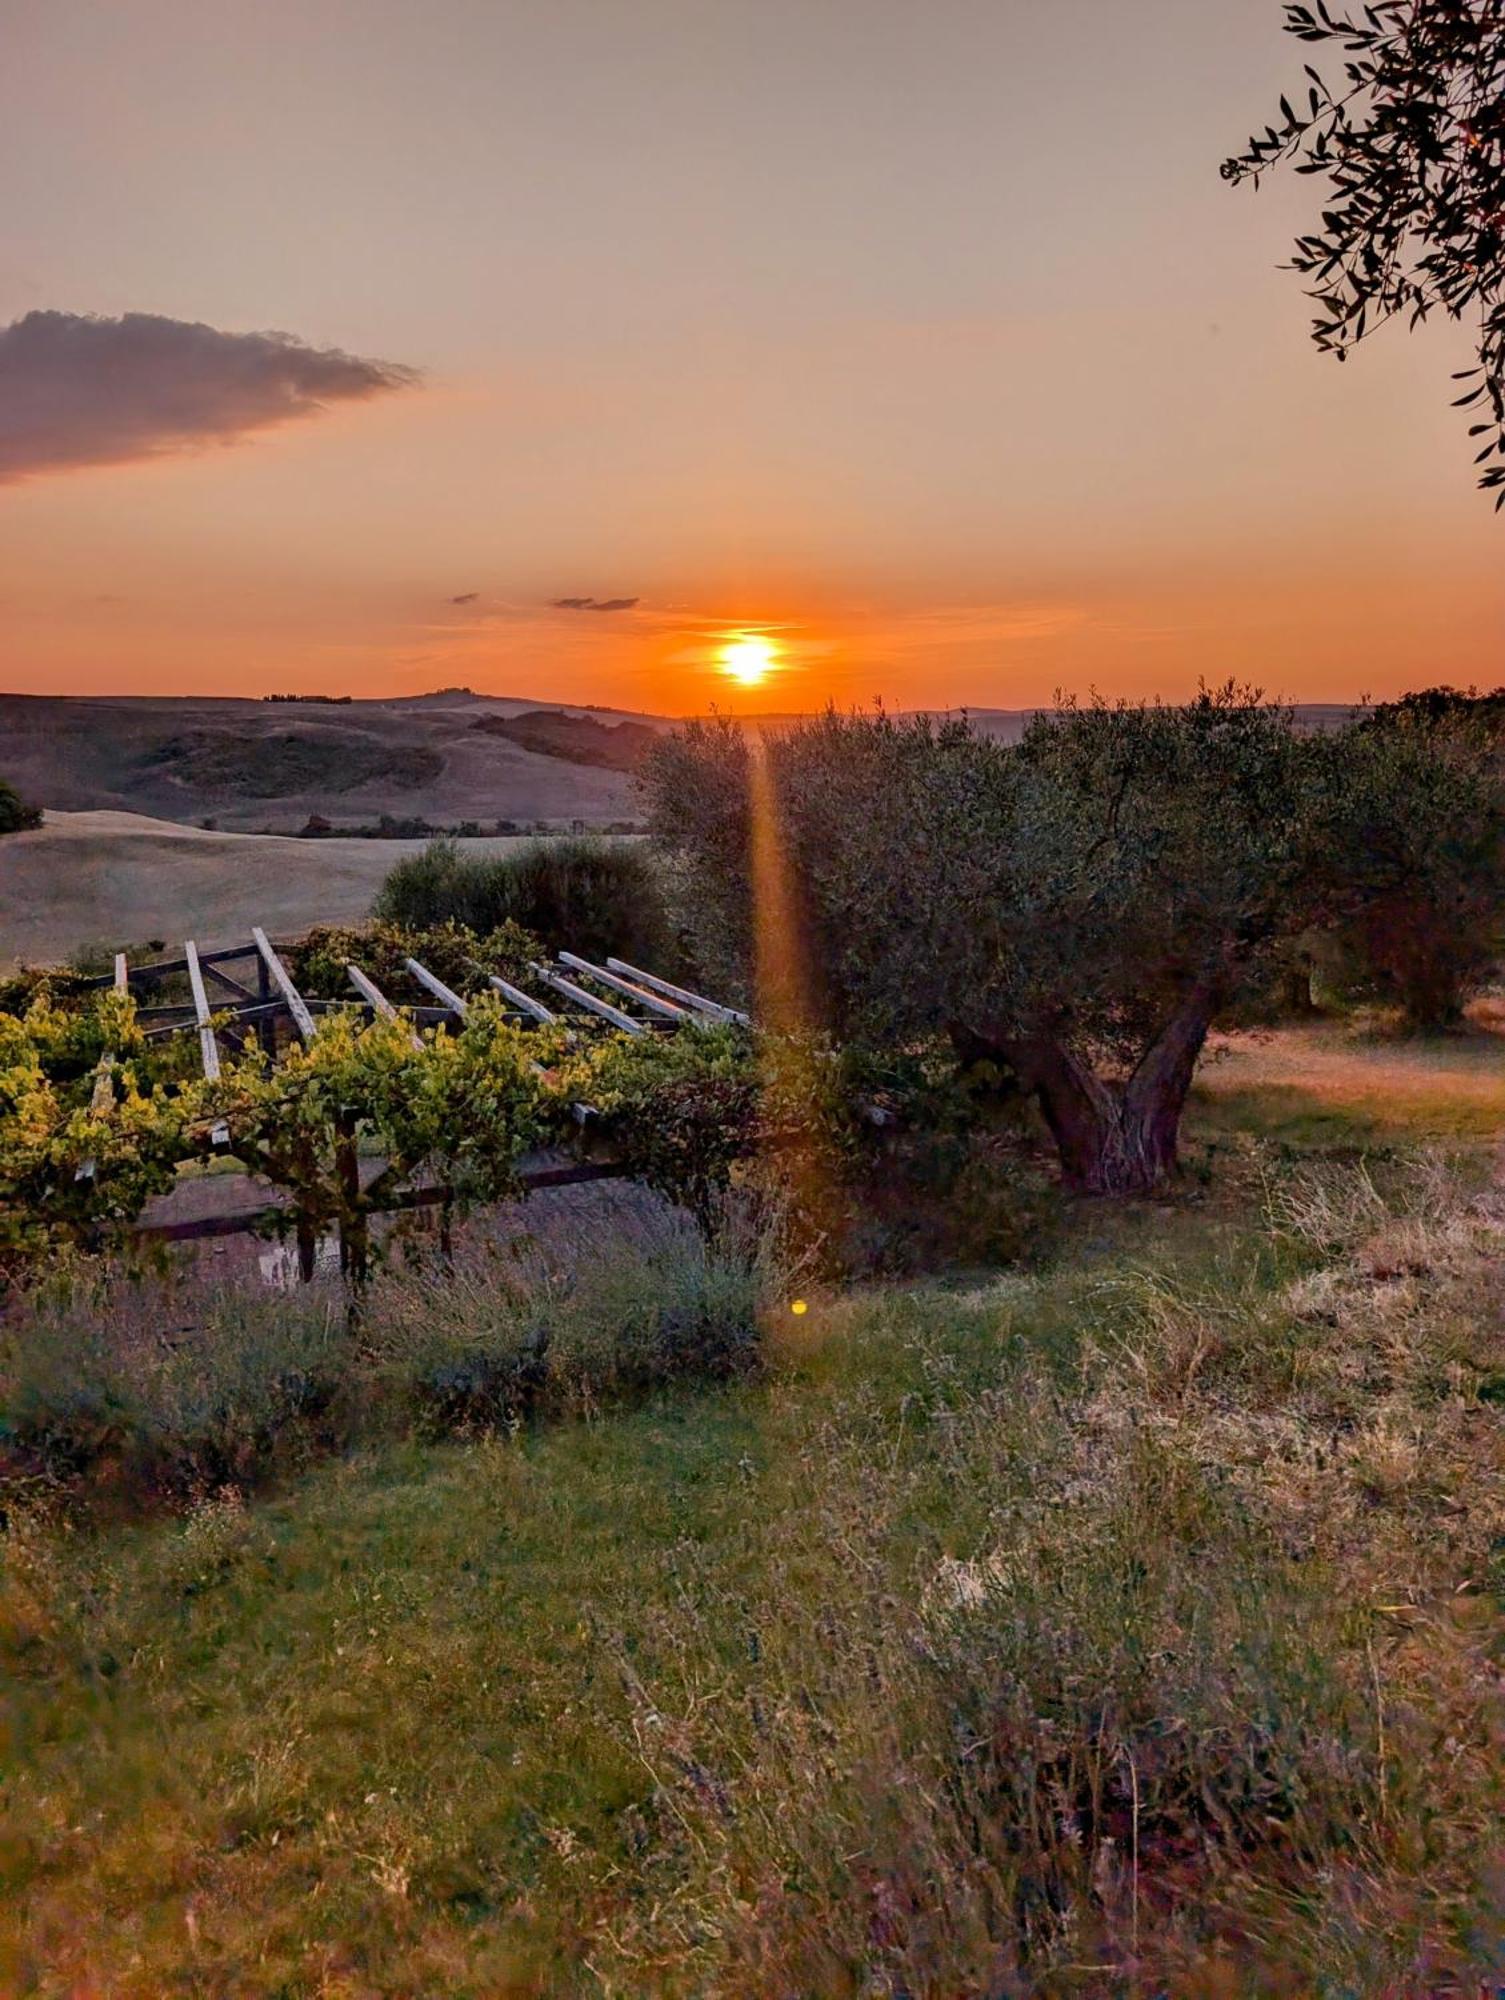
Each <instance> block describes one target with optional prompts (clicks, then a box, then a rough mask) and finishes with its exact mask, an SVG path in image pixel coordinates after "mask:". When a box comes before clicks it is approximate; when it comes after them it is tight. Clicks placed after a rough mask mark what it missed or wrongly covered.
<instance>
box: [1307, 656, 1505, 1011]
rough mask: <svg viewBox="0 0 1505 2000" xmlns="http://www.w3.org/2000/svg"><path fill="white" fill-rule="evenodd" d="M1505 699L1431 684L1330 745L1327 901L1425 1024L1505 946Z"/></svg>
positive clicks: (1352, 950) (1467, 990) (1371, 967)
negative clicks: (1504, 742)
mask: <svg viewBox="0 0 1505 2000" xmlns="http://www.w3.org/2000/svg"><path fill="white" fill-rule="evenodd" d="M1502 718H1505V701H1502V699H1501V697H1500V695H1499V694H1498V692H1497V693H1496V694H1493V695H1482V696H1481V695H1475V694H1460V693H1458V692H1457V690H1455V689H1451V688H1429V689H1425V690H1423V691H1422V692H1420V693H1418V694H1412V695H1407V696H1405V697H1403V698H1402V699H1401V700H1400V701H1396V702H1387V703H1385V704H1384V705H1383V706H1382V707H1380V708H1377V709H1375V710H1374V711H1372V713H1371V714H1369V715H1368V716H1366V717H1364V718H1363V719H1362V720H1360V721H1359V722H1358V723H1357V724H1356V725H1355V726H1354V727H1353V728H1352V729H1350V730H1348V731H1346V732H1345V733H1344V734H1343V736H1342V737H1340V738H1338V739H1336V740H1335V741H1334V742H1333V743H1332V744H1330V745H1329V746H1328V749H1329V751H1330V771H1329V774H1328V781H1327V784H1326V787H1325V792H1326V800H1327V803H1326V807H1325V813H1326V829H1325V834H1324V838H1323V840H1322V842H1321V843H1320V857H1321V859H1320V882H1319V891H1320V895H1321V897H1322V899H1324V900H1326V901H1327V902H1328V903H1329V906H1330V914H1331V920H1332V928H1333V931H1334V933H1335V934H1336V936H1337V938H1338V939H1339V941H1340V942H1341V944H1342V945H1343V947H1344V949H1345V952H1346V955H1347V956H1348V957H1349V959H1350V960H1351V961H1352V962H1354V963H1356V964H1357V965H1358V966H1360V967H1361V968H1362V969H1363V971H1364V972H1365V973H1366V974H1367V975H1368V977H1369V979H1370V980H1371V981H1372V982H1373V984H1374V985H1375V986H1376V987H1377V988H1378V990H1379V991H1380V992H1381V993H1382V994H1384V995H1386V996H1387V997H1388V998H1390V999H1392V1000H1395V1001H1397V1002H1398V1003H1399V1005H1400V1007H1401V1009H1402V1011H1403V1013H1404V1015H1405V1017H1406V1020H1407V1022H1408V1024H1409V1025H1410V1026H1411V1027H1413V1028H1417V1029H1421V1030H1437V1029H1441V1028H1447V1027H1450V1026H1452V1025H1453V1024H1454V1023H1456V1022H1457V1021H1459V1020H1460V1019H1461V1018H1462V1015H1463V1009H1464V1005H1465V1002H1466V1001H1467V1000H1468V998H1469V996H1470V994H1471V993H1472V992H1473V991H1474V990H1476V989H1477V987H1478V986H1479V984H1480V983H1481V982H1482V980H1483V979H1484V978H1485V976H1486V975H1487V974H1488V973H1489V972H1490V971H1491V970H1492V968H1493V967H1494V966H1495V965H1496V964H1497V963H1498V961H1499V959H1500V956H1501V950H1502V944H1505V924H1502V918H1505V758H1502V739H1501V729H1502Z"/></svg>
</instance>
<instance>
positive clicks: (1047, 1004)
mask: <svg viewBox="0 0 1505 2000" xmlns="http://www.w3.org/2000/svg"><path fill="white" fill-rule="evenodd" d="M759 765H761V769H758V768H757V767H758V766H759ZM648 784H649V788H650V797H651V802H652V809H653V815H654V822H655V826H656V828H657V831H658V833H659V835H660V837H661V839H662V840H663V841H664V842H665V843H666V845H667V847H668V849H669V851H670V853H671V855H672V856H673V857H674V858H675V861H676V863H677V865H678V867H679V868H680V870H681V871H682V883H683V890H684V898H683V907H684V911H685V915H686V918H687V921H688V922H689V924H690V927H691V929H692V930H693V932H694V943H695V947H696V949H697V951H698V952H699V954H700V956H701V960H702V963H703V964H704V965H705V966H706V968H707V972H708V975H709V974H714V978H715V980H716V981H717V983H718V986H725V987H727V988H730V987H731V986H732V985H733V984H734V983H735V982H737V981H739V980H740V981H741V983H742V984H743V987H744V990H745V989H746V987H747V983H748V981H749V979H750V978H751V975H752V969H753V966H754V962H755V959H756V957H757V953H756V951H755V939H756V935H757V931H758V926H759V923H760V921H763V922H766V921H767V920H768V909H767V907H766V887H765V886H764V885H763V884H761V883H760V882H759V881H758V879H757V856H758V853H759V851H760V846H761V847H762V848H764V849H765V850H766V847H767V842H766V841H764V842H761V843H760V841H759V839H758V838H757V830H756V827H755V821H756V818H757V816H758V814H759V813H766V814H770V815H772V816H774V817H775V818H776V820H777V823H778V841H777V847H778V850H779V852H780V854H781V856H782V861H783V866H784V868H785V870H786V872H787V874H788V876H789V877H790V878H791V879H790V882H789V884H788V885H787V889H786V892H785V893H784V894H783V895H782V896H781V898H780V901H779V906H778V920H779V921H780V922H782V923H785V924H787V925H789V926H791V927H792V930H793V933H794V936H793V941H792V949H791V950H790V951H788V952H787V953H786V954H785V957H786V960H787V961H788V962H791V963H794V964H797V965H798V966H799V967H801V968H802V971H803V978H804V982H805V988H806V991H805V999H806V1002H807V1006H808V1010H809V1013H810V1016H811V1018H812V1019H813V1020H814V1021H815V1022H816V1023H817V1024H818V1025H819V1026H821V1027H823V1028H824V1029H825V1030H826V1031H827V1032H829V1033H831V1034H832V1035H834V1036H835V1037H837V1038H838V1039H839V1040H842V1041H846V1042H857V1043H867V1044H868V1045H870V1046H879V1045H887V1046H894V1045H904V1044H906V1043H913V1042H915V1041H916V1040H924V1039H925V1038H932V1039H935V1038H945V1039H948V1040H949V1042H950V1043H951V1045H952V1047H953V1048H954V1049H955V1050H956V1052H957V1053H958V1055H960V1056H961V1057H963V1058H964V1059H967V1060H972V1061H976V1060H986V1061H988V1062H990V1063H992V1064H994V1065H996V1066H998V1068H999V1069H1001V1070H1003V1071H1007V1072H1008V1073H1010V1074H1011V1075H1012V1076H1013V1077H1014V1078H1015V1079H1016V1080H1017V1082H1018V1084H1019V1086H1020V1087H1021V1088H1022V1089H1023V1090H1025V1091H1027V1092H1029V1093H1030V1094H1032V1095H1033V1096H1034V1097H1035V1098H1036V1100H1037V1101H1038V1103H1039V1106H1040V1109H1041V1111H1042V1113H1043V1115H1044V1118H1045V1121H1046V1123H1047V1125H1048V1126H1049V1128H1050V1131H1051V1133H1052V1135H1053V1137H1054V1139H1055V1141H1056V1144H1057V1146H1058V1148H1059V1151H1060V1156H1061V1162H1062V1167H1063V1171H1064V1174H1065V1177H1066V1179H1067V1181H1068V1183H1070V1184H1071V1185H1074V1186H1076V1187H1079V1188H1083V1189H1088V1190H1092V1191H1098V1192H1120V1191H1129V1190H1134V1189H1147V1188H1153V1187H1156V1186H1158V1185H1160V1184H1161V1183H1162V1182H1163V1181H1164V1180H1165V1178H1166V1177H1167V1176H1168V1175H1169V1174H1170V1173H1171V1172H1172V1171H1173V1169H1174V1167H1175V1164H1176V1149H1177V1135H1178V1128H1179V1122H1180V1116H1181V1111H1182V1108H1183V1105H1184V1103H1185V1099H1186V1095H1187V1091H1188V1089H1189V1087H1190V1083H1191V1078H1192V1073H1193V1070H1194V1068H1195V1065H1196V1062H1197V1059H1198V1057H1199V1055H1200V1053H1201V1050H1202V1047H1203V1044H1204V1042H1205V1039H1206V1036H1207V1033H1208V1031H1209V1029H1210V1027H1211V1025H1212V1023H1213V1021H1214V1020H1215V1019H1216V1018H1217V1016H1218V1015H1219V1014H1220V1013H1223V1012H1225V1011H1226V1010H1227V1009H1228V1008H1230V1007H1231V1006H1232V1005H1234V1004H1235V1003H1236V1002H1238V1001H1239V1000H1240V999H1241V998H1243V997H1245V996H1246V995H1248V994H1250V993H1252V992H1255V991H1258V990H1260V989H1262V987H1264V986H1265V985H1266V984H1267V983H1268V982H1269V980H1270V977H1271V974H1272V971H1273V969H1274V968H1275V967H1276V966H1277V965H1278V963H1279V961H1280V954H1281V952H1282V950H1283V949H1285V948H1287V947H1288V946H1289V943H1290V941H1291V940H1292V939H1294V938H1296V937H1297V936H1299V935H1300V934H1301V933H1303V932H1305V931H1306V930H1308V929H1309V928H1310V927H1311V926H1312V925H1314V924H1321V925H1323V926H1326V927H1328V928H1331V929H1336V928H1338V927H1340V926H1346V927H1348V928H1349V930H1350V931H1351V932H1352V934H1353V935H1355V936H1359V937H1361V938H1362V939H1363V941H1364V942H1365V944H1366V947H1367V949H1368V950H1369V952H1370V954H1371V958H1372V961H1373V963H1374V964H1375V965H1376V967H1377V968H1378V969H1379V973H1380V977H1381V979H1382V982H1383V983H1385V984H1386V986H1387V988H1388V990H1390V991H1393V992H1394V993H1395V994H1396V996H1397V997H1399V998H1400V999H1402V1000H1403V1002H1405V1003H1406V1004H1407V1005H1408V1006H1409V1007H1410V1008H1411V1011H1412V1012H1413V1015H1414V1016H1415V1017H1416V1018H1418V1019H1420V1020H1422V1021H1424V1022H1425V1023H1427V1024H1429V1025H1430V1024H1434V1023H1437V1022H1440V1021H1445V1020H1446V1019H1448V1018H1451V1014H1452V1011H1453V1001H1454V999H1455V998H1456V996H1457V994H1458V993H1459V992H1460V991H1462V990H1464V989H1465V988H1466V986H1467V982H1468V981H1469V980H1470V979H1471V978H1473V977H1475V976H1476V975H1477V973H1478V971H1479V970H1480V969H1481V967H1482V966H1483V964H1484V963H1486V962H1487V960H1488V959H1489V957H1490V956H1491V955H1492V953H1493V951H1494V949H1495V928H1496V922H1497V912H1498V911H1499V909H1500V907H1501V904H1502V900H1505V839H1502V827H1505V816H1502V815H1505V807H1502V795H1501V787H1500V783H1499V778H1498V774H1497V772H1496V771H1495V769H1494V766H1493V764H1492V763H1490V762H1489V761H1488V760H1485V759H1481V758H1479V757H1476V756H1473V755H1471V754H1468V755H1465V754H1460V753H1459V752H1458V750H1457V749H1456V747H1455V746H1454V745H1452V744H1451V742H1450V741H1448V740H1446V739H1445V738H1444V737H1443V736H1441V735H1439V734H1438V732H1436V731H1433V730H1429V729H1425V728H1420V727H1417V726H1415V725H1413V724H1412V723H1411V722H1409V721H1404V720H1402V721H1390V720H1382V721H1381V722H1379V723H1363V722H1361V723H1357V724H1353V725H1350V726H1349V727H1348V728H1347V729H1345V730H1343V731H1340V732H1336V733H1332V734H1321V733H1317V734H1310V733H1306V732H1303V731H1302V730H1300V729H1299V728H1298V727H1297V726H1296V723H1295V721H1294V718H1293V717H1292V716H1291V714H1290V713H1289V711H1287V710H1285V709H1282V708H1280V707H1278V706H1276V705H1273V704H1270V703H1267V702H1265V701H1264V700H1262V699H1261V697H1260V696H1259V695H1258V693H1257V692H1255V691H1254V690H1251V689H1247V688H1240V687H1237V686H1234V685H1233V684H1231V683H1230V684H1229V685H1227V686H1225V687H1222V688H1218V689H1215V690H1204V691H1203V692H1202V694H1201V695H1200V696H1199V697H1198V699H1197V700H1196V701H1194V702H1192V703H1190V704H1188V705H1186V706H1176V707H1172V706H1161V705H1153V706H1137V705H1129V704H1123V703H1120V704H1111V705H1110V704H1108V703H1104V702H1094V703H1093V704H1091V705H1088V706H1077V705H1068V706H1066V707H1064V708H1062V709H1060V710H1058V711H1055V712H1053V713H1049V714H1042V715H1040V716H1039V717H1037V718H1036V720H1035V721H1034V722H1033V723H1032V724H1031V726H1030V728H1029V730H1028V731H1027V732H1026V734H1025V737H1024V739H1023V741H1022V742H1021V743H1020V744H1019V745H1018V746H1017V747H1015V748H1008V747H1005V746H1003V745H1001V744H999V743H996V742H993V741H990V740H989V739H987V738H985V737H983V736H980V735H978V734H976V733H975V732H973V731H972V730H971V729H969V728H968V727H967V726H966V724H964V723H957V722H947V723H935V722H932V721H930V720H927V719H925V718H923V717H920V718H913V719H904V720H893V719H890V718H887V717H884V716H878V717H860V716H842V715H838V714H836V713H834V712H828V713H826V714H825V715H823V716H819V717H815V718H811V719H809V720H807V721H802V722H800V723H797V724H796V725H794V726H793V727H792V728H790V729H789V730H788V731H787V732H785V733H784V734H782V735H780V736H777V737H770V738H769V739H767V740H766V741H761V742H750V741H749V739H748V738H747V737H746V736H744V735H743V734H741V733H740V732H739V731H737V730H736V729H735V728H734V727H733V726H732V725H730V724H693V725H691V726H689V727H688V728H687V729H685V730H684V731H682V732H680V733H679V734H678V735H676V736H675V737H673V738H670V739H668V740H667V741H666V742H665V743H664V744H663V745H662V746H661V747H660V748H659V749H658V750H657V751H656V752H655V754H654V756H653V759H652V760H651V762H650V766H649V773H648ZM760 900H761V901H763V903H764V904H765V907H763V908H761V909H760ZM1438 995H1441V996H1442V998H1441V999H1440V1000H1439V999H1438V997H1437V996H1438ZM755 997H756V998H757V999H758V1000H759V1001H760V1003H761V1002H762V1001H763V1000H764V998H765V996H763V995H761V994H760V995H757V996H755Z"/></svg>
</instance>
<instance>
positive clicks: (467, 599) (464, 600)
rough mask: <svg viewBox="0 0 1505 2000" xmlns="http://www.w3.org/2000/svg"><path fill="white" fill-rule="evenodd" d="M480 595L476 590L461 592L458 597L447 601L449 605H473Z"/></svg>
mask: <svg viewBox="0 0 1505 2000" xmlns="http://www.w3.org/2000/svg"><path fill="white" fill-rule="evenodd" d="M480 594H481V593H480V591H478V590H462V591H461V592H460V594H459V596H458V597H452V598H451V599H450V600H449V601H450V603H451V604H474V603H475V601H476V599H477V598H478V597H479V596H480Z"/></svg>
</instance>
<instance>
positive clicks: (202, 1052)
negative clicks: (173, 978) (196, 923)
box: [183, 938, 230, 1146]
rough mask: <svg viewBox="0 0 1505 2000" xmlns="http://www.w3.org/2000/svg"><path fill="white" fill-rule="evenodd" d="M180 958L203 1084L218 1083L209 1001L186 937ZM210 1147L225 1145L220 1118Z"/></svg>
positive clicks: (225, 1134)
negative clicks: (189, 991)
mask: <svg viewBox="0 0 1505 2000" xmlns="http://www.w3.org/2000/svg"><path fill="white" fill-rule="evenodd" d="M183 956H184V959H185V960H186V961H187V965H188V984H189V986H190V988H191V989H192V992H193V1012H194V1019H195V1021H196V1023H197V1025H198V1031H199V1061H200V1063H201V1064H202V1066H203V1071H204V1081H205V1082H206V1083H218V1082H219V1043H218V1042H216V1040H215V1039H214V1028H213V1026H212V1025H211V1020H210V1014H209V999H208V995H207V994H206V993H205V992H204V973H203V969H202V967H201V966H200V964H199V952H198V946H197V945H196V944H195V943H194V941H193V939H192V938H190V939H189V940H188V942H187V944H185V945H184V947H183ZM209 1143H210V1145H211V1146H228V1145H229V1143H230V1127H229V1126H228V1125H227V1124H226V1123H225V1121H224V1119H223V1118H221V1119H219V1120H218V1121H217V1122H216V1123H215V1124H214V1125H213V1126H212V1127H211V1129H210V1133H209Z"/></svg>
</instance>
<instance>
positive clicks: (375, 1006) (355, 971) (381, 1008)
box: [345, 964, 423, 1049]
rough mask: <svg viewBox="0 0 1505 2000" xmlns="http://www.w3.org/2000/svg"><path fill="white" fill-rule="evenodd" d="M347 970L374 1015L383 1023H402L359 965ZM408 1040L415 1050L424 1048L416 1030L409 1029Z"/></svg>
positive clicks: (373, 981) (348, 966) (386, 999)
mask: <svg viewBox="0 0 1505 2000" xmlns="http://www.w3.org/2000/svg"><path fill="white" fill-rule="evenodd" d="M345 970H346V971H347V972H348V973H349V974H350V984H351V985H352V986H353V987H354V988H355V990H356V992H357V993H359V995H360V996H361V998H362V999H363V1000H364V1001H365V1003H366V1005H367V1006H368V1007H369V1008H370V1009H371V1011H372V1013H373V1014H376V1015H379V1016H380V1018H381V1019H382V1020H383V1021H400V1020H401V1019H402V1016H401V1015H400V1014H399V1013H398V1011H397V1009H396V1008H395V1007H394V1006H393V1005H392V1002H391V1001H390V1000H389V999H388V998H387V996H386V994H385V993H383V992H382V990H381V988H380V987H379V986H378V985H377V983H376V981H375V980H374V979H368V978H367V977H366V975H365V973H364V972H362V971H361V969H360V967H359V966H358V965H349V964H347V965H346V967H345ZM408 1039H409V1040H410V1041H411V1042H412V1044H413V1047H414V1048H415V1049H421V1048H422V1047H423V1037H422V1036H421V1035H420V1034H419V1033H418V1031H417V1029H416V1028H409V1030H408Z"/></svg>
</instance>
